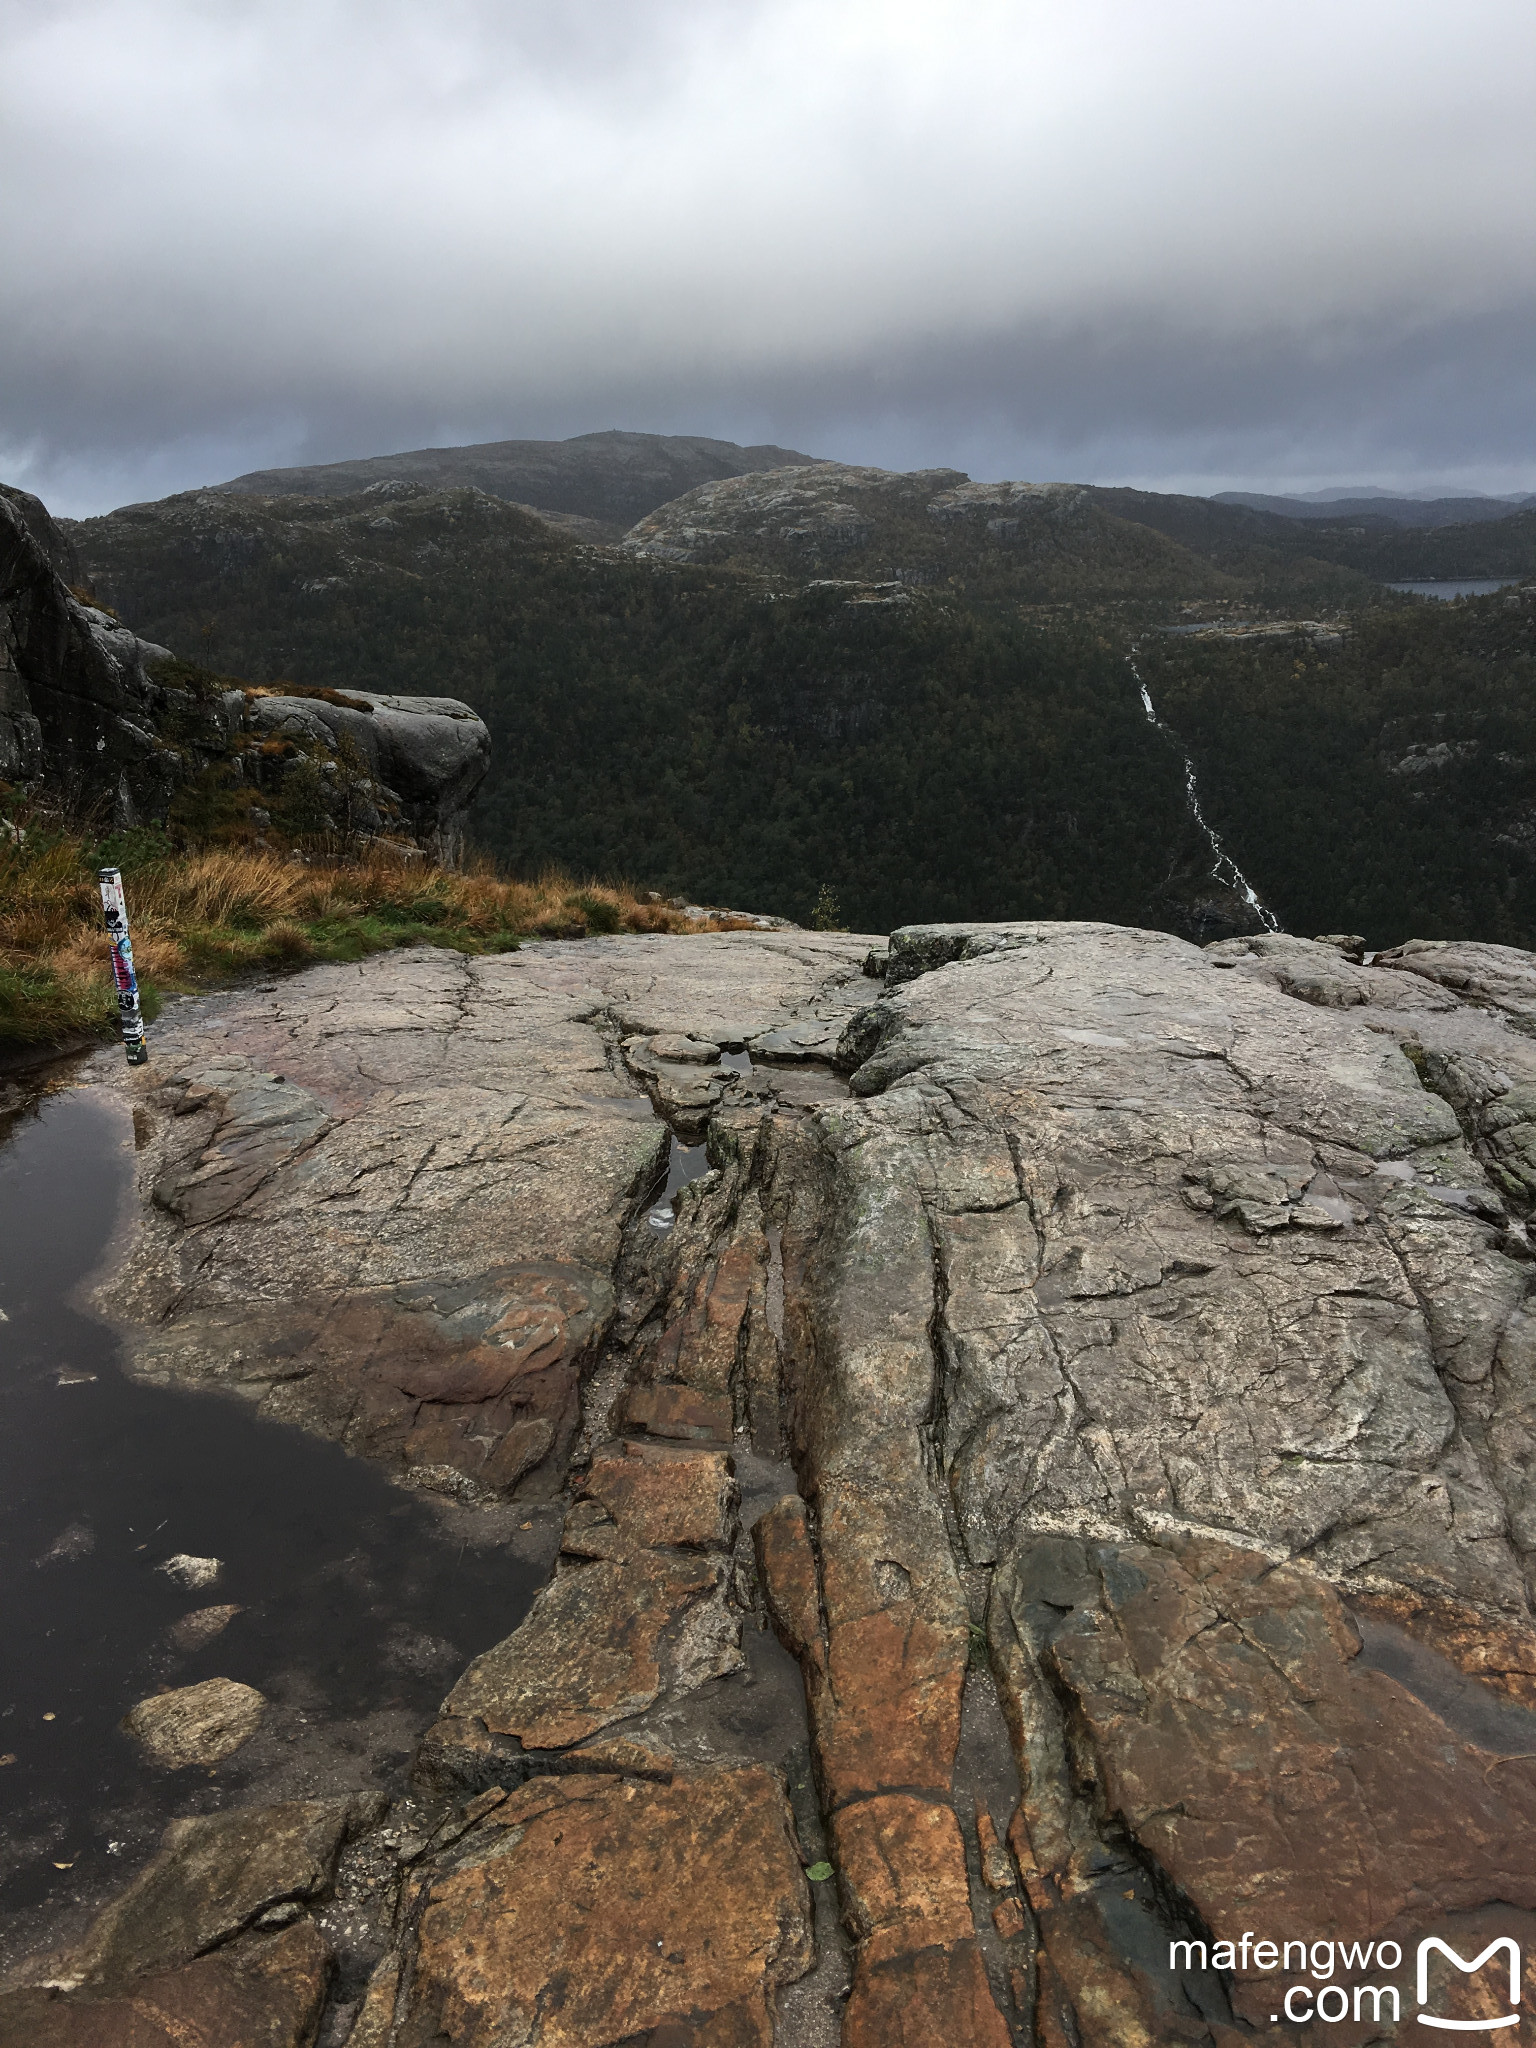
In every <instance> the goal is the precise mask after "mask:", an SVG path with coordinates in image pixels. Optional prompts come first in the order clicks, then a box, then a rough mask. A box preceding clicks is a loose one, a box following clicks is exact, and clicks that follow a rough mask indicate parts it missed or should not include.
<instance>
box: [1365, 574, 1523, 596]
mask: <svg viewBox="0 0 1536 2048" xmlns="http://www.w3.org/2000/svg"><path fill="white" fill-rule="evenodd" d="M1525 580H1526V579H1525V578H1524V577H1523V576H1473V577H1470V578H1464V579H1461V580H1459V581H1458V580H1457V579H1455V578H1452V577H1444V576H1442V577H1437V578H1434V579H1433V580H1431V581H1430V582H1428V583H1389V584H1388V585H1387V588H1388V590H1411V591H1413V592H1414V594H1415V595H1416V596H1418V597H1442V598H1452V597H1491V596H1492V594H1493V592H1494V591H1496V590H1510V589H1512V588H1513V587H1514V585H1515V584H1517V583H1523V582H1524V581H1525Z"/></svg>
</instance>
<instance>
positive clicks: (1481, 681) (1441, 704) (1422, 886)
mask: <svg viewBox="0 0 1536 2048" xmlns="http://www.w3.org/2000/svg"><path fill="white" fill-rule="evenodd" d="M1138 661H1139V664H1140V666H1141V669H1142V673H1143V674H1144V675H1145V676H1146V678H1147V680H1148V683H1149V686H1150V687H1151V690H1152V693H1153V696H1154V699H1155V701H1156V703H1157V706H1158V709H1159V711H1160V712H1161V713H1162V715H1163V716H1164V718H1166V719H1167V720H1168V722H1169V723H1170V725H1172V726H1173V727H1174V728H1175V729H1176V730H1177V731H1178V733H1179V736H1180V737H1181V739H1183V741H1184V742H1185V744H1186V745H1187V746H1189V747H1190V749H1191V751H1192V752H1193V754H1194V757H1195V759H1196V760H1197V761H1198V762H1199V764H1200V782H1201V793H1202V797H1203V799H1204V802H1205V805H1206V808H1207V810H1208V811H1209V812H1210V814H1211V815H1212V816H1213V817H1216V818H1219V819H1221V820H1223V821H1224V822H1226V823H1228V826H1229V830H1230V834H1231V838H1232V841H1233V843H1234V845H1235V846H1236V847H1237V848H1239V849H1240V858H1241V860H1242V862H1243V865H1244V867H1245V868H1246V869H1247V871H1248V872H1249V873H1250V874H1251V875H1252V876H1253V877H1254V878H1255V879H1256V880H1257V881H1258V882H1259V884H1260V887H1261V888H1262V889H1263V890H1264V891H1265V892H1266V894H1267V896H1268V899H1269V900H1270V902H1272V903H1273V904H1274V906H1275V908H1276V909H1277V910H1278V911H1279V912H1280V914H1281V916H1282V918H1283V920H1284V922H1285V924H1286V925H1287V927H1288V928H1289V929H1290V930H1293V931H1299V932H1315V931H1333V930H1345V931H1356V932H1363V933H1365V934H1367V935H1368V937H1369V940H1370V943H1371V944H1372V945H1383V944H1386V943H1388V942H1389V941H1390V940H1392V939H1393V938H1394V937H1399V938H1400V937H1402V936H1404V935H1406V934H1408V933H1409V932H1416V933H1432V934H1434V935H1436V936H1446V937H1449V936H1452V935H1463V934H1465V935H1468V936H1471V935H1475V936H1477V937H1478V938H1482V939H1490V940H1496V941H1499V942H1501V943H1503V944H1506V945H1518V946H1530V945H1532V944H1533V942H1536V591H1533V590H1532V589H1531V588H1529V587H1528V588H1527V589H1526V590H1525V591H1523V592H1521V593H1519V594H1516V593H1506V594H1504V595H1501V596H1495V597H1488V598H1480V599H1477V600H1473V601H1466V602H1463V603H1460V604H1456V605H1440V604H1435V603H1429V602H1426V603H1424V604H1422V605H1419V606H1416V607H1414V608H1412V609H1409V610H1399V611H1393V612H1386V613H1375V614H1371V615H1367V616H1366V617H1364V618H1362V619H1361V620H1359V621H1358V622H1357V623H1356V625H1355V626H1354V628H1353V629H1352V630H1351V632H1350V633H1349V634H1348V636H1347V637H1346V639H1345V642H1344V645H1343V647H1342V648H1341V649H1336V650H1326V649H1319V648H1316V647H1314V646H1313V645H1311V644H1310V643H1309V642H1307V641H1305V640H1303V639H1301V638H1300V637H1299V636H1298V637H1295V638H1293V639H1291V640H1287V641H1279V642H1269V643H1254V642H1247V643H1244V642H1236V641H1232V640H1225V639H1221V638H1217V637H1215V636H1210V635H1202V636H1199V637H1197V638H1189V639H1175V638H1170V637H1166V636H1156V637H1154V638H1152V639H1150V640H1149V641H1148V642H1147V644H1146V645H1145V646H1144V647H1143V649H1142V651H1141V653H1140V654H1139V656H1138Z"/></svg>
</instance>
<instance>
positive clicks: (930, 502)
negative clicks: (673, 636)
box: [622, 462, 1236, 605]
mask: <svg viewBox="0 0 1536 2048" xmlns="http://www.w3.org/2000/svg"><path fill="white" fill-rule="evenodd" d="M622 544H623V546H624V547H625V548H626V549H627V550H628V551H629V552H630V553H631V554H634V555H637V556H639V557H641V558H642V559H645V560H652V561H659V562H699V563H730V564H733V565H734V566H736V567H738V568H745V569H756V570H765V569H766V570H771V571H776V572H778V573H779V574H781V575H786V576H790V577H796V578H803V577H805V576H806V575H808V574H809V575H813V576H814V575H816V574H817V573H818V572H821V573H822V575H824V576H831V577H833V578H835V579H837V580H839V581H841V582H843V583H845V584H846V586H847V602H848V603H850V604H858V605H870V604H879V605H893V604H896V605H900V604H911V603H913V602H915V601H917V600H915V598H914V595H913V593H914V591H915V590H916V589H920V588H922V587H923V586H926V585H930V584H936V585H940V586H951V585H955V584H959V585H961V586H962V587H964V588H967V589H971V590H973V591H975V592H976V593H977V594H988V593H993V594H998V595H1002V594H1009V595H1013V596H1017V597H1023V598H1025V599H1030V600H1038V599H1049V598H1059V597H1064V596H1068V595H1071V596H1079V597H1081V596H1084V595H1087V594H1089V593H1090V592H1096V593H1100V594H1104V595H1110V594H1113V593H1115V592H1120V591H1126V592H1129V591H1132V590H1135V591H1137V592H1140V593H1143V594H1145V593H1146V592H1147V591H1149V590H1156V589H1158V588H1159V587H1161V586H1163V585H1166V586H1167V587H1168V588H1169V589H1170V590H1171V589H1172V588H1173V587H1175V586H1177V587H1178V589H1179V591H1180V593H1181V594H1184V595H1192V594H1195V593H1203V594H1208V595H1215V594H1217V593H1219V592H1224V591H1228V590H1231V589H1235V588H1236V585H1235V584H1233V583H1232V581H1231V579H1230V578H1228V577H1226V576H1224V575H1223V574H1222V573H1221V572H1220V571H1219V570H1216V569H1213V568H1212V567H1211V565H1210V564H1209V563H1208V562H1205V561H1202V560H1201V559H1200V558H1199V557H1198V556H1197V555H1195V554H1193V553H1191V552H1190V551H1189V550H1188V549H1186V548H1183V547H1181V546H1180V545H1179V544H1178V543H1177V542H1176V541H1172V540H1169V539H1167V538H1166V537H1165V536H1164V535H1162V534H1160V533H1155V532H1153V531H1152V530H1151V529H1150V528H1149V527H1145V526H1139V525H1136V524H1134V523H1132V522H1131V521H1129V520H1125V519H1120V518H1117V517H1116V516H1115V514H1114V513H1112V512H1108V511H1106V510H1105V509H1104V508H1103V507H1102V506H1101V505H1100V504H1098V502H1097V501H1096V499H1095V496H1094V493H1093V492H1092V491H1091V490H1089V489H1087V488H1086V487H1084V486H1083V485H1080V484H1049V483H1048V484H1033V483H1000V484H976V483H972V482H971V481H970V479H969V478H968V477H967V476H965V475H964V473H963V472H962V471H960V470H957V469H920V470H914V471H912V472H911V473H909V474H903V473H901V472H899V471H894V470H885V469H869V468H859V467H855V466H852V465H850V464H847V463H836V462H823V463H816V464H814V465H802V466H799V467H788V468H783V469H774V470H769V471H765V472H763V473H762V474H759V475H748V476H731V477H725V478H722V479H720V480H719V481H716V482H712V483H705V484H700V485H699V486H698V487H697V488H696V489H694V490H691V491H688V492H687V493H686V494H684V495H683V496H681V497H679V498H677V499H675V500H674V501H673V502H672V503H671V504H667V505H662V506H661V507H660V508H659V509H658V510H657V511H655V512H652V513H650V514H649V515H648V516H647V517H645V518H644V519H641V520H639V521H638V522H637V523H636V524H635V525H634V526H633V527H632V528H631V529H630V531H629V532H628V533H627V534H626V535H625V536H624V540H623V543H622Z"/></svg>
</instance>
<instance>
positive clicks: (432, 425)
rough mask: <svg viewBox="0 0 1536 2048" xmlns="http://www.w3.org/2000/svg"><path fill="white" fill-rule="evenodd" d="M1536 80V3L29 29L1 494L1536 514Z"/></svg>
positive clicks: (638, 7) (209, 14)
mask: <svg viewBox="0 0 1536 2048" xmlns="http://www.w3.org/2000/svg"><path fill="white" fill-rule="evenodd" d="M1533 85H1536V11H1533V10H1531V9H1530V8H1529V6H1528V5H1527V4H1525V0H1518V4H1514V0H1469V4H1463V5H1458V7H1457V8H1456V9H1455V10H1454V12H1453V11H1452V10H1451V9H1450V8H1448V7H1447V6H1445V5H1443V4H1439V0H1436V4H1435V5H1425V4H1422V0H1419V4H1414V0H1393V4H1391V5H1388V4H1384V0H1381V4H1378V0H1330V4H1327V5H1322V4H1314V0H1294V4H1292V5H1290V6H1288V7H1286V8H1283V9H1272V10H1265V11H1262V12H1261V10H1258V9H1256V8H1246V7H1233V6H1231V5H1230V0H1220V4H1216V0H1164V4H1160V5H1156V6H1148V5H1146V4H1145V0H1077V4H1074V5H1073V6H1072V7H1070V8H1066V7H1061V6H1059V5H1055V4H1052V5H1046V4H1043V0H1037V4H1028V0H1024V4H1021V0H1006V4H1004V0H951V4H950V5H947V6H945V7H943V8H933V7H931V6H929V5H921V6H919V5H915V4H905V0H881V4H875V0H756V4H750V0H559V4H553V0H551V4H532V0H523V4H513V5H507V4H490V0H484V4H480V0H433V4H430V5H428V4H426V0H370V4H367V5H362V4H357V0H329V4H327V0H305V4H303V5H300V4H298V0H223V4H220V5H218V6H210V5H207V4H203V0H48V4H41V0H38V4H27V0H0V114H3V118H4V121H5V126H6V133H7V136H8V146H7V156H8V163H9V169H8V173H7V179H8V191H7V204H6V208H5V209H4V212H3V215H0V275H3V277H4V278H5V281H6V282H5V288H4V291H3V293H0V474H4V475H6V476H8V477H11V478H13V479H15V480H18V481H25V482H28V483H30V485H31V486H32V487H33V488H35V489H39V490H41V491H42V492H43V493H44V495H46V496H49V497H51V498H52V499H53V500H54V501H55V502H57V503H58V504H59V505H60V507H61V509H69V510H85V509H95V508H98V507H100V506H103V505H106V504H110V503H116V502H120V501H122V500H124V499H126V498H130V497H142V496H148V495H154V494H157V493H159V492H161V491H165V490H171V489H175V488H180V487H183V486H185V485H188V484H195V483H200V482H205V481H213V480H216V479H218V478H221V477H223V476H228V475H231V474H234V473H235V472H237V471H239V470H241V469H247V468H252V467H257V466H269V465H272V464H277V463H281V462H286V461H300V460H323V459H327V458H332V457H338V456H342V455H349V454H365V453H375V452H381V451H384V450H388V449H391V448H399V447H407V446H412V445H420V444H422V443H424V442H433V441H435V442H443V441H454V440H472V439H488V438H495V437H500V436H504V435H545V434H548V435H559V434H568V433H577V432H582V431H585V430H587V429H589V428H592V427H600V426H610V425H626V426H639V427H650V428H654V429H657V430H661V431H691V432H713V433H719V434H725V435H729V436H731V437H732V438H737V439H743V440H756V439H763V438H772V439H775V440H780V441H786V442H789V443H790V444H792V445H797V446H800V447H804V448H809V449H812V450H814V451H815V452H825V453H831V454H837V455H841V456H843V457H845V458H852V459H862V460H869V461H876V462H888V463H892V464H896V465H901V466H910V465H916V464H919V463H923V464H935V463H943V462H950V463H955V464H957V465H958V466H960V467H963V468H967V469H970V470H971V471H972V472H973V473H975V474H977V475H982V476H998V475H1004V474H1023V475H1034V476H1043V475H1071V476H1085V477H1088V476H1091V477H1094V478H1098V479H1104V480H1107V479H1110V478H1127V479H1135V480H1137V481H1143V482H1156V481H1164V482H1167V483H1171V484H1175V485H1177V484H1181V483H1182V484H1186V485H1191V486H1193V487H1197V488H1207V489H1209V488H1219V487H1220V486H1221V485H1223V484H1228V483H1233V482H1239V481H1244V480H1251V481H1283V480H1286V479H1290V480H1293V481H1294V482H1295V483H1297V484H1298V485H1303V486H1304V485H1306V484H1308V483H1321V482H1327V481H1330V480H1332V479H1335V478H1341V479H1343V480H1356V479H1360V480H1367V479H1368V480H1374V481H1384V482H1387V483H1400V484H1411V483H1414V482H1417V481H1428V482H1435V481H1439V480H1445V481H1454V482H1457V483H1460V484H1471V485H1477V484H1481V485H1482V486H1483V487H1485V488H1491V489H1513V488H1516V487H1520V486H1525V487H1532V486H1536V431H1533V429H1536V379H1533V373H1532V369H1531V364H1530V353H1531V352H1530V349H1529V343H1528V336H1529V333H1530V324H1531V313H1532V310H1533V301H1536V236H1533V235H1532V232H1531V229H1532V219H1531V213H1532V194H1533V179H1536V124H1533V123H1532V122H1531V121H1530V118H1529V112H1530V105H1531V98H1532V87H1533Z"/></svg>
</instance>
